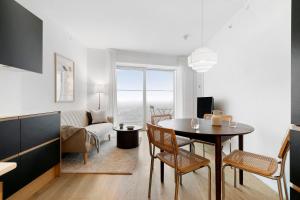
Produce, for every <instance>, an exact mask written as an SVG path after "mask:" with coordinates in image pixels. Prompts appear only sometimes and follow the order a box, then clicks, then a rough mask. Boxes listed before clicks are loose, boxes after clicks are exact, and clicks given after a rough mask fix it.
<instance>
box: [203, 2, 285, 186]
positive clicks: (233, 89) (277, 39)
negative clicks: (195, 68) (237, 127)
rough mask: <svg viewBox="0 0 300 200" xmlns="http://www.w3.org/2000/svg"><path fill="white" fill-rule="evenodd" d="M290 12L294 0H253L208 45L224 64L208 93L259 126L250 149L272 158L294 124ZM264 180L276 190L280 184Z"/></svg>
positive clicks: (209, 79) (211, 77)
mask: <svg viewBox="0 0 300 200" xmlns="http://www.w3.org/2000/svg"><path fill="white" fill-rule="evenodd" d="M290 9H291V1H290V0H252V1H250V7H249V10H243V11H241V12H240V13H239V14H238V15H236V16H235V17H234V18H233V19H232V20H231V21H230V22H229V23H228V24H227V26H225V27H224V28H223V29H222V30H220V32H219V33H218V34H217V35H215V37H214V38H213V39H212V40H211V41H210V42H209V43H208V46H210V47H211V48H212V49H214V50H216V51H217V52H218V55H219V63H218V65H216V66H215V67H213V68H212V70H210V71H209V72H207V73H205V75H204V86H205V88H204V94H205V95H206V96H210V95H211V96H214V97H215V101H216V104H217V107H219V108H221V109H223V110H224V111H225V112H226V113H228V114H231V115H233V116H234V120H236V121H239V122H244V123H247V124H250V125H252V126H254V127H255V132H254V133H253V134H250V135H248V136H246V137H245V150H247V151H252V152H255V153H260V154H265V155H269V156H272V157H277V154H278V151H279V148H280V146H281V142H282V140H283V137H284V135H285V133H286V130H287V129H288V127H289V124H290V112H291V111H290V107H291V103H290V102H291V99H290V90H291V85H290V82H291V77H290V73H291V70H290V68H291V53H290V52H291V43H290V40H291V27H290V25H291V20H290V18H291V12H290ZM229 25H232V28H231V29H230V28H228V26H229ZM287 169H288V167H287ZM263 181H265V182H266V183H268V184H269V185H270V186H271V187H272V188H273V189H275V190H276V191H277V187H276V181H275V182H274V181H271V180H267V179H263Z"/></svg>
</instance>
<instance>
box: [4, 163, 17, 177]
mask: <svg viewBox="0 0 300 200" xmlns="http://www.w3.org/2000/svg"><path fill="white" fill-rule="evenodd" d="M16 167H17V163H15V162H0V176H2V175H3V174H6V173H7V172H9V171H11V170H13V169H15V168H16Z"/></svg>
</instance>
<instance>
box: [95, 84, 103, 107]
mask: <svg viewBox="0 0 300 200" xmlns="http://www.w3.org/2000/svg"><path fill="white" fill-rule="evenodd" d="M104 91H105V86H104V85H103V84H97V85H96V93H97V94H98V95H99V104H98V110H100V100H101V94H104Z"/></svg>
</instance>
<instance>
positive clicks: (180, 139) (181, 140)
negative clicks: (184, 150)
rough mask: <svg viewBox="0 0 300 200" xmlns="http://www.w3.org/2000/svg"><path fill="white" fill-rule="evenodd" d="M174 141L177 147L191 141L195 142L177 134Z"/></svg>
mask: <svg viewBox="0 0 300 200" xmlns="http://www.w3.org/2000/svg"><path fill="white" fill-rule="evenodd" d="M176 142H177V145H178V147H183V146H186V145H188V144H192V143H193V142H195V140H193V139H189V138H185V137H178V136H177V137H176Z"/></svg>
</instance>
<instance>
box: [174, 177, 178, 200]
mask: <svg viewBox="0 0 300 200" xmlns="http://www.w3.org/2000/svg"><path fill="white" fill-rule="evenodd" d="M178 186H179V175H178V174H177V172H176V171H175V197H174V199H175V200H178Z"/></svg>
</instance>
